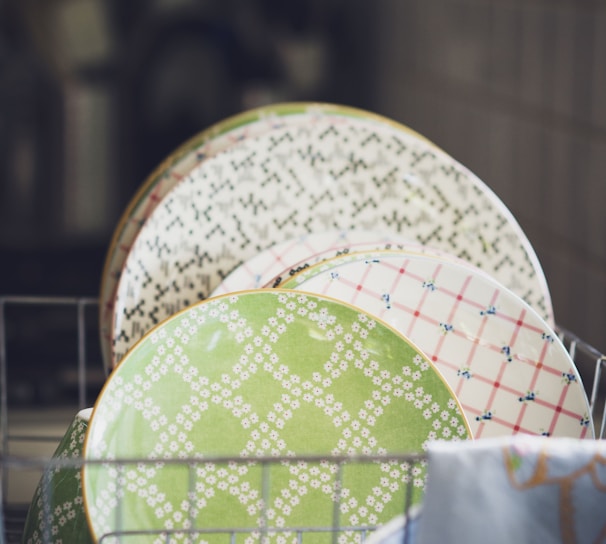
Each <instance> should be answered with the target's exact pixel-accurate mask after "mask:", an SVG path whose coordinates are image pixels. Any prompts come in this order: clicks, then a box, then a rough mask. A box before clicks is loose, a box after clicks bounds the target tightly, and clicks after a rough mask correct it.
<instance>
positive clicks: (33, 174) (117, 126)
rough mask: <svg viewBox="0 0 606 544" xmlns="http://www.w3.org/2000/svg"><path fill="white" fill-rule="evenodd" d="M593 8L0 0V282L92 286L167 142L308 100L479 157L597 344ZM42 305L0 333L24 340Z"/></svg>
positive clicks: (81, 291)
mask: <svg viewBox="0 0 606 544" xmlns="http://www.w3.org/2000/svg"><path fill="white" fill-rule="evenodd" d="M605 6H606V4H605V3H603V2H599V1H598V0H595V1H592V0H584V1H583V2H577V1H575V0H373V1H372V2H371V1H365V0H288V1H284V0H205V1H204V0H197V1H194V0H127V1H124V0H0V295H9V294H19V295H23V294H27V295H34V294H38V295H77V296H91V297H96V296H97V295H98V291H99V286H100V281H101V273H102V268H103V263H104V260H105V256H106V252H107V250H108V247H109V243H110V239H111V236H112V233H113V229H114V227H115V226H116V224H117V221H118V219H119V218H120V216H121V214H122V212H123V210H124V208H125V207H126V205H127V204H128V202H129V201H130V199H131V197H132V196H133V195H134V193H135V191H136V189H137V188H138V186H139V185H140V184H141V183H142V182H143V181H144V180H145V178H146V176H147V175H148V174H149V173H150V172H151V171H152V170H153V169H154V168H155V167H156V166H157V165H158V164H159V163H160V162H161V161H162V160H163V159H164V158H165V157H166V156H167V155H168V154H169V153H170V152H171V151H172V150H174V149H175V148H176V147H177V146H178V145H179V144H181V143H182V142H184V141H185V140H186V139H188V138H189V137H191V136H193V135H194V134H196V133H197V132H199V131H201V130H203V129H204V128H206V127H208V126H209V125H211V124H213V123H215V122H217V121H219V120H221V119H223V118H224V117H227V116H230V115H233V114H236V113H239V112H241V111H243V110H245V109H249V108H252V107H256V106H261V105H263V104H267V103H272V102H279V101H300V100H319V101H325V102H336V103H341V104H346V105H350V106H355V107H359V108H364V109H368V110H372V111H374V112H377V113H380V114H383V115H386V116H389V117H392V118H393V119H395V120H397V121H399V122H401V123H404V124H406V125H408V126H410V127H412V128H413V129H415V130H416V131H418V132H420V133H422V134H424V135H425V136H427V137H428V138H430V139H431V140H433V141H434V142H435V143H436V144H438V145H439V146H440V147H442V148H443V149H444V150H445V151H446V152H448V153H449V154H451V155H452V156H453V157H455V158H456V159H457V160H459V161H460V162H461V163H463V164H464V165H465V166H467V167H468V168H469V169H471V170H472V171H473V172H475V173H476V174H477V175H478V176H479V177H480V178H481V179H482V180H483V181H484V182H486V183H487V184H488V185H489V186H490V187H491V188H492V189H493V190H494V191H495V192H496V194H497V195H498V196H499V197H500V198H501V199H502V200H503V201H504V202H505V203H506V204H507V205H508V206H509V208H510V210H511V211H512V213H513V214H514V216H515V217H516V218H517V220H518V222H519V223H520V225H521V226H522V228H523V229H524V230H525V232H526V234H527V236H528V238H529V239H530V241H531V243H532V244H533V246H534V248H535V250H536V252H537V254H538V256H539V259H540V260H541V263H542V265H543V267H544V271H545V274H546V276H547V280H548V283H549V285H550V288H551V293H552V299H553V305H554V311H555V315H556V320H557V322H558V323H559V324H560V325H562V326H564V327H566V328H568V329H570V330H572V331H574V332H575V333H576V334H578V335H579V336H580V337H581V338H582V339H584V340H586V341H588V342H589V343H591V344H592V345H594V346H595V347H597V348H598V349H599V350H601V351H606V213H605V212H604V202H605V200H606V183H605V182H604V173H605V172H606V7H605ZM70 319H71V317H70V318H66V320H65V322H64V321H63V320H53V323H52V325H53V328H52V330H50V331H49V333H48V335H49V342H52V341H56V340H57V338H60V337H61V331H62V329H63V328H69V327H72V328H73V322H72V321H69V320H70ZM48 321H49V320H48V318H47V317H46V316H44V315H43V314H42V315H41V314H40V313H38V314H37V315H36V316H35V318H32V317H31V316H30V317H27V318H26V317H23V319H22V320H21V321H13V323H15V322H16V323H18V325H17V326H14V327H13V329H9V334H12V335H14V336H15V337H19V338H21V339H22V340H23V339H25V342H24V344H26V345H27V344H28V342H27V339H28V338H29V337H30V336H29V335H28V330H29V329H31V328H36V327H39V328H41V327H44V326H47V327H48V325H49V323H48ZM30 332H31V330H30ZM27 349H29V350H30V351H27V350H26V353H27V355H28V357H30V358H31V357H35V358H36V359H37V360H39V361H42V362H45V361H47V360H48V357H49V356H48V345H45V344H44V343H42V344H40V343H37V344H36V345H28V346H27ZM52 372H53V369H52V368H50V369H49V370H48V374H52ZM37 376H39V379H38V381H39V382H41V383H39V384H38V385H37V388H38V390H36V391H34V390H32V389H31V388H30V389H27V388H24V389H23V393H22V397H23V399H24V400H27V401H28V402H31V401H32V399H33V398H37V399H38V400H39V399H40V398H42V397H44V394H43V393H41V391H40V388H43V386H44V385H45V384H44V383H43V382H44V381H45V378H44V377H45V376H46V374H44V373H38V374H37ZM40 377H42V378H40ZM23 380H24V382H28V381H29V382H31V381H32V380H33V377H32V374H31V373H29V371H26V372H25V373H24V376H23ZM46 385H48V384H46ZM49 394H50V393H49Z"/></svg>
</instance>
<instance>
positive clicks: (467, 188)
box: [112, 116, 550, 362]
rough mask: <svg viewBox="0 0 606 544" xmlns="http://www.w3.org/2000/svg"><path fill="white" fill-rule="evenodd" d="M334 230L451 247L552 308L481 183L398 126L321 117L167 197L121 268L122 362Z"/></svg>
mask: <svg viewBox="0 0 606 544" xmlns="http://www.w3.org/2000/svg"><path fill="white" fill-rule="evenodd" d="M329 229H342V230H378V231H387V232H391V233H393V234H394V235H398V236H402V237H405V238H407V239H410V240H411V241H414V242H416V243H420V244H423V245H429V246H432V247H436V248H437V249H440V250H443V251H447V252H450V253H453V254H455V255H456V256H458V257H460V258H463V259H465V260H468V261H469V262H471V263H472V264H474V265H476V266H479V267H480V268H483V269H484V270H486V271H487V272H488V273H490V274H494V275H495V276H496V277H497V278H499V279H500V281H501V282H502V283H504V284H505V285H508V286H510V287H511V288H512V289H513V290H514V291H517V292H518V293H520V294H521V295H522V296H523V297H524V298H525V299H526V300H528V301H529V302H530V303H531V304H533V305H534V306H535V307H537V308H538V309H539V311H540V312H541V313H542V314H543V315H545V314H548V315H550V303H549V297H548V292H547V290H546V287H545V283H544V276H543V274H542V272H541V269H540V266H539V264H538V261H537V259H536V256H535V254H534V252H533V250H532V248H531V247H530V244H529V243H528V240H527V239H526V237H525V236H524V234H523V233H522V231H521V230H520V228H519V226H518V225H517V223H516V222H515V220H514V219H513V218H512V217H511V215H510V214H509V213H508V211H507V209H506V208H505V207H504V206H503V204H502V203H501V202H500V201H499V200H498V199H497V198H496V197H495V196H494V194H493V193H491V192H490V191H489V189H487V188H486V187H485V185H484V184H482V182H481V181H480V180H478V179H477V178H476V177H474V176H473V175H472V174H471V173H470V172H469V171H468V170H466V169H464V168H463V167H462V166H461V165H459V164H458V163H457V162H456V161H454V160H453V159H451V158H450V157H448V156H447V155H445V154H443V153H441V152H440V151H439V150H437V149H435V148H433V147H432V146H431V145H429V144H427V143H425V142H423V141H422V140H420V139H417V138H414V137H412V136H410V135H409V134H407V133H405V132H402V131H398V130H396V129H395V128H391V127H388V126H379V125H370V124H369V123H368V122H366V121H364V120H360V119H356V118H342V119H341V121H340V123H339V124H336V123H335V122H334V118H329V117H322V116H318V117H317V118H315V119H314V123H313V124H311V123H310V124H303V125H298V126H295V127H285V128H281V129H275V130H273V131H271V133H270V134H269V135H265V136H259V137H257V138H250V139H247V140H245V141H244V142H241V143H239V144H238V145H237V146H234V147H233V148H231V149H230V150H228V151H225V152H223V153H221V154H219V155H216V156H215V157H212V158H209V159H207V160H206V161H204V162H203V163H201V164H200V165H199V166H197V167H196V168H195V169H194V170H193V171H192V172H191V174H190V175H188V176H187V177H185V178H184V179H183V180H182V181H181V182H180V183H179V184H178V185H176V186H175V187H174V188H173V189H172V190H171V191H170V193H169V194H167V195H166V196H165V197H164V198H163V200H162V202H161V203H160V204H159V205H158V206H157V207H156V208H155V210H154V211H153V213H152V214H151V215H150V216H149V218H148V219H147V221H146V223H145V225H144V226H143V227H142V228H141V230H140V232H139V236H138V237H137V239H136V241H135V243H134V244H133V246H132V247H131V249H130V251H129V253H128V256H127V258H126V261H125V264H124V268H123V270H122V274H121V276H120V280H119V283H118V289H117V293H116V297H115V306H114V321H113V334H112V340H113V361H114V362H117V361H119V360H120V359H121V358H122V357H123V356H124V354H125V353H126V352H127V351H128V349H129V347H130V346H132V345H133V344H134V342H136V341H137V340H138V339H139V338H140V337H141V336H142V335H143V334H144V333H145V332H146V331H148V330H149V329H151V327H152V326H154V325H155V324H157V323H159V322H160V321H162V320H163V319H164V318H166V317H168V316H170V315H171V314H172V313H174V312H176V311H179V310H180V309H181V308H184V307H186V306H188V305H189V304H192V303H193V302H195V301H196V300H200V299H202V298H204V297H206V296H208V294H209V293H211V292H212V291H213V290H214V288H216V287H217V285H218V284H219V283H220V282H221V281H222V280H223V279H224V278H225V277H226V276H227V275H228V274H229V273H230V272H231V271H232V270H234V269H235V268H236V267H237V266H239V265H240V264H241V263H242V262H244V261H246V260H247V259H249V258H251V257H252V256H253V255H255V254H256V253H258V252H259V251H262V250H263V249H265V248H267V247H270V246H271V245H272V244H275V243H276V242H279V241H282V240H287V239H289V238H295V237H297V236H302V235H304V234H306V233H311V232H321V231H325V230H329Z"/></svg>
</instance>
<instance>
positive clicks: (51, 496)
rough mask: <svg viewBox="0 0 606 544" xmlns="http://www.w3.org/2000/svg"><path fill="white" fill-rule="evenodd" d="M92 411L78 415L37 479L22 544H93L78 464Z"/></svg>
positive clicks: (87, 410) (83, 411) (88, 410)
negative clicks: (54, 543)
mask: <svg viewBox="0 0 606 544" xmlns="http://www.w3.org/2000/svg"><path fill="white" fill-rule="evenodd" d="M91 412H92V410H91V409H90V408H88V409H86V410H82V411H80V412H78V414H77V415H76V417H75V418H74V420H73V422H72V424H71V425H70V426H69V428H68V429H67V432H66V433H65V435H64V437H63V439H62V440H61V442H60V443H59V445H58V446H57V450H56V451H55V453H54V455H53V463H54V466H51V467H49V468H48V469H47V470H46V471H45V473H44V475H43V477H42V478H41V479H40V483H39V484H38V486H37V487H36V490H35V492H34V497H33V499H32V502H31V504H30V508H29V511H28V513H27V518H26V520H25V527H24V530H23V543H24V544H43V543H46V542H66V543H67V542H78V543H82V544H87V543H89V542H93V540H92V537H91V535H90V532H89V530H88V524H87V521H86V515H85V512H84V501H83V499H82V483H81V467H80V462H79V460H81V458H82V448H83V445H84V438H85V436H86V430H87V428H88V423H89V420H90V416H91ZM62 461H65V462H66V465H65V466H61V464H60V463H61V462H62ZM70 461H73V464H70Z"/></svg>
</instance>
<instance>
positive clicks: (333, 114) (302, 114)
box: [99, 102, 432, 371]
mask: <svg viewBox="0 0 606 544" xmlns="http://www.w3.org/2000/svg"><path fill="white" fill-rule="evenodd" d="M317 117H323V118H331V119H332V120H333V122H334V123H335V124H339V122H340V120H341V119H342V118H344V117H345V118H348V117H356V118H360V119H363V120H364V122H366V123H369V124H377V125H390V126H394V127H397V129H398V130H399V131H401V132H405V133H408V134H409V135H410V136H411V137H413V138H418V139H420V140H425V138H424V137H423V136H421V135H420V134H418V133H416V132H415V131H413V130H412V129H410V128H409V127H407V126H405V125H402V124H399V123H395V122H394V121H392V120H391V119H388V118H386V117H383V116H381V115H377V114H375V113H372V112H369V111H365V110H361V109H359V108H352V107H348V106H342V105H338V104H325V103H313V102H311V103H310V102H295V103H283V104H271V105H267V106H262V107H259V108H254V109H252V110H249V111H245V112H243V113H240V114H237V115H234V116H233V117H229V118H227V119H225V120H223V121H220V122H218V123H216V124H214V125H213V126H211V127H210V128H208V129H206V130H203V131H202V132H201V133H199V134H197V135H195V136H194V137H193V138H191V139H190V140H188V141H187V142H185V143H184V144H183V145H181V146H180V147H179V148H178V149H176V150H175V151H174V152H173V153H172V154H171V155H169V156H168V157H167V158H166V159H165V160H164V161H162V163H161V164H160V165H159V166H158V167H157V168H156V169H155V170H154V171H153V172H152V173H151V174H150V176H149V177H148V178H147V179H146V180H145V181H144V182H143V183H142V185H141V187H140V188H139V190H138V191H137V192H136V194H135V195H134V196H133V197H132V199H131V201H130V202H129V203H128V205H127V207H126V209H125V210H124V212H123V214H122V216H121V217H120V220H119V221H118V223H117V225H116V228H115V230H114V233H113V236H112V240H111V242H110V245H109V248H108V251H107V255H106V257H105V263H104V267H103V273H102V278H101V288H100V295H99V299H100V305H99V309H100V312H99V322H100V338H101V348H102V353H103V360H104V364H105V366H106V369H107V370H108V371H109V370H110V369H111V367H112V366H113V361H111V359H112V356H111V353H112V349H111V338H112V332H111V331H112V320H113V311H114V301H115V296H116V290H117V288H118V280H119V278H120V275H121V274H122V269H123V267H124V264H125V260H126V257H127V255H128V252H129V251H130V249H131V246H132V244H133V242H134V240H135V238H136V237H137V235H138V234H139V230H140V229H141V227H142V226H143V225H144V224H145V222H146V220H147V219H148V217H149V216H150V215H151V214H152V212H153V211H154V209H155V208H156V206H157V205H158V204H159V203H160V202H161V201H162V199H163V198H164V196H165V195H166V194H167V193H168V192H169V191H170V190H171V189H172V188H173V187H174V186H175V185H176V184H177V183H179V182H180V181H181V180H182V179H183V178H184V177H185V176H186V175H188V174H189V173H190V172H191V171H192V170H193V169H194V168H195V167H196V166H197V165H199V164H201V163H202V162H204V161H206V160H208V159H209V158H211V157H214V156H216V155H217V154H219V153H222V152H224V151H226V150H227V149H229V148H230V147H232V146H234V145H237V144H238V143H239V142H243V141H245V140H246V139H248V138H253V137H256V136H260V135H267V134H269V133H270V132H271V131H272V130H275V129H277V128H283V127H287V126H291V127H294V126H296V125H298V124H306V125H309V124H313V123H314V120H315V118H317ZM428 143H429V142H428ZM430 145H432V144H430Z"/></svg>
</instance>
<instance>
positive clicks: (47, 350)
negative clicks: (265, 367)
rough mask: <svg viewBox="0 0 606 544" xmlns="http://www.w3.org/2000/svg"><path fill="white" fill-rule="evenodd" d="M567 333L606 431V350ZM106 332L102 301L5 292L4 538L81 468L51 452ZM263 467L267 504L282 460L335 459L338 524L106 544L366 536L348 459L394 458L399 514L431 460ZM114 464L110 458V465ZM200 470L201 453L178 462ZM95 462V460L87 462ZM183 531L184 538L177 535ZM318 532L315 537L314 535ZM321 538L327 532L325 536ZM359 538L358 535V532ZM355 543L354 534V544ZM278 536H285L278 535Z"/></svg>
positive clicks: (90, 388) (92, 389) (0, 317)
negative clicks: (57, 476)
mask: <svg viewBox="0 0 606 544" xmlns="http://www.w3.org/2000/svg"><path fill="white" fill-rule="evenodd" d="M557 332H558V334H559V336H560V339H561V340H562V342H563V343H564V345H565V347H566V349H567V350H568V352H569V354H570V356H571V358H572V359H573V360H574V362H575V364H576V365H577V368H578V369H579V373H580V374H581V378H582V380H583V383H584V385H585V389H586V392H587V395H588V398H589V401H590V407H591V411H592V415H593V419H594V425H595V431H596V437H597V438H598V439H601V438H603V437H604V432H605V424H606V413H605V410H604V399H605V392H606V391H605V390H606V385H605V384H604V382H605V381H606V378H604V372H603V370H604V367H605V366H606V356H605V355H604V354H602V353H601V352H600V351H599V350H597V349H595V348H594V347H593V346H591V345H590V344H588V343H587V342H585V341H584V340H582V338H580V337H579V336H577V335H576V334H575V333H573V332H571V331H569V330H566V329H564V328H562V327H558V328H557ZM105 379H106V375H105V371H104V369H103V364H102V360H101V351H100V346H99V335H98V300H97V299H96V298H94V297H50V296H5V297H0V448H1V450H0V464H1V466H0V493H1V500H2V510H1V512H0V514H1V517H0V543H4V542H8V543H10V542H21V539H22V534H23V531H24V526H25V522H26V515H27V512H28V509H29V506H30V503H31V500H32V496H33V495H34V492H35V491H36V489H37V487H40V486H42V493H41V495H42V499H41V500H42V509H43V511H44V510H45V509H46V510H48V509H50V508H51V504H52V496H51V494H52V491H51V486H50V485H47V486H45V485H44V482H45V481H46V480H45V478H44V476H45V475H48V474H52V473H53V472H56V471H59V470H65V471H67V470H71V471H79V470H80V469H81V467H82V464H83V461H82V459H80V458H77V457H76V458H74V457H72V458H57V457H54V456H53V452H54V451H55V449H56V448H57V445H58V444H59V442H60V441H61V439H62V438H63V437H64V434H65V431H66V429H67V428H68V427H69V425H70V423H71V422H72V420H73V417H74V414H75V413H76V412H78V411H79V410H82V409H84V408H89V407H91V406H92V405H93V404H94V401H95V399H96V397H97V395H98V393H99V391H100V390H101V387H102V386H103V383H104V382H105ZM253 460H254V461H255V462H256V463H258V464H259V465H260V466H261V467H262V471H263V472H262V473H263V478H262V484H261V488H262V489H259V495H260V497H262V499H263V501H262V503H263V504H268V503H269V497H268V493H269V492H270V491H269V490H270V486H269V485H268V484H267V482H268V480H269V478H270V474H271V470H272V467H274V466H276V465H278V464H284V463H294V462H304V463H327V462H328V463H331V464H332V465H333V466H334V470H333V471H332V472H333V474H334V478H333V480H332V482H331V484H330V485H332V486H333V487H334V489H335V493H334V495H333V496H334V498H335V500H334V507H333V512H332V515H331V516H330V522H329V523H324V524H321V525H318V526H314V527H312V526H305V527H282V528H277V527H273V526H272V525H271V524H268V523H266V522H267V516H268V515H269V512H268V511H267V510H266V509H264V508H262V509H261V511H260V514H259V516H258V519H259V523H258V526H256V527H233V526H217V527H212V528H208V527H205V528H199V527H196V526H195V523H194V524H193V525H191V526H189V528H187V529H185V530H184V529H179V530H178V531H177V530H175V531H169V530H149V531H144V532H139V533H133V532H130V533H124V532H123V533H121V534H120V535H117V534H115V533H112V534H110V533H108V534H106V535H103V536H102V537H101V538H100V539H99V542H118V541H120V540H119V538H117V537H123V538H126V537H128V539H126V540H125V542H136V541H137V536H139V537H140V536H142V535H143V534H146V535H147V537H148V538H149V536H150V535H151V536H154V541H157V542H166V543H169V542H173V541H175V540H174V539H175V538H176V536H178V537H179V538H180V539H181V540H179V541H190V542H198V541H202V540H204V538H206V537H207V536H208V533H212V534H213V535H217V534H222V535H224V538H225V539H224V540H222V542H230V543H231V542H236V540H238V539H239V538H240V537H241V535H242V534H244V533H246V534H249V535H252V536H253V537H254V539H255V542H265V541H268V540H269V539H272V538H274V537H275V538H277V537H278V536H279V535H284V536H285V537H286V536H288V541H289V542H298V543H299V542H300V543H305V542H307V541H312V540H313V542H317V541H318V540H317V539H318V538H320V537H321V538H322V539H323V540H322V542H335V543H338V542H341V541H342V540H341V537H342V535H349V536H347V538H348V539H349V540H348V541H355V542H363V541H364V540H365V539H366V538H367V537H368V536H369V535H370V534H371V533H372V532H373V531H374V530H376V529H377V525H375V524H364V525H355V526H354V525H346V524H344V522H343V516H341V515H340V512H341V510H342V503H341V499H342V497H341V496H340V494H339V489H340V478H341V475H342V471H343V468H344V467H346V466H348V465H357V466H363V465H365V464H372V463H374V464H377V463H395V464H397V465H398V466H399V467H401V468H402V469H403V471H402V484H403V486H402V487H403V490H404V492H403V496H402V501H401V510H400V511H401V512H402V513H406V512H407V511H408V509H409V508H410V506H411V504H412V503H413V502H414V501H413V494H414V492H415V491H414V486H413V483H412V482H413V481H414V478H413V474H415V471H416V470H417V467H419V466H425V464H426V458H425V456H424V455H423V453H411V454H406V455H391V456H355V457H354V456H343V457H331V458H330V459H326V458H319V457H318V458H316V457H310V456H305V457H296V458H293V457H288V458H280V457H266V458H255V459H253ZM210 461H212V462H213V463H215V464H217V465H221V464H229V463H243V462H251V458H248V459H247V460H246V461H244V460H243V459H242V458H216V459H212V460H209V459H205V460H204V462H210ZM104 462H106V461H104ZM113 462H114V463H115V464H116V465H117V466H120V465H124V464H126V463H129V464H132V463H137V462H139V463H142V464H145V463H150V462H151V461H150V460H147V459H141V460H133V459H128V460H115V461H113ZM171 462H172V463H176V464H180V465H182V466H183V467H185V469H186V470H188V471H190V472H191V471H192V470H193V468H194V467H196V466H197V465H199V464H200V462H201V461H200V459H180V460H174V461H171ZM87 463H91V461H87ZM177 533H178V535H177ZM312 535H314V536H313V537H312ZM319 535H320V536H319ZM352 535H353V536H352ZM352 539H353V540H352ZM41 541H42V542H53V541H54V540H53V534H52V532H51V531H50V530H47V531H46V532H45V531H42V534H41ZM276 541H277V540H276Z"/></svg>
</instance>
